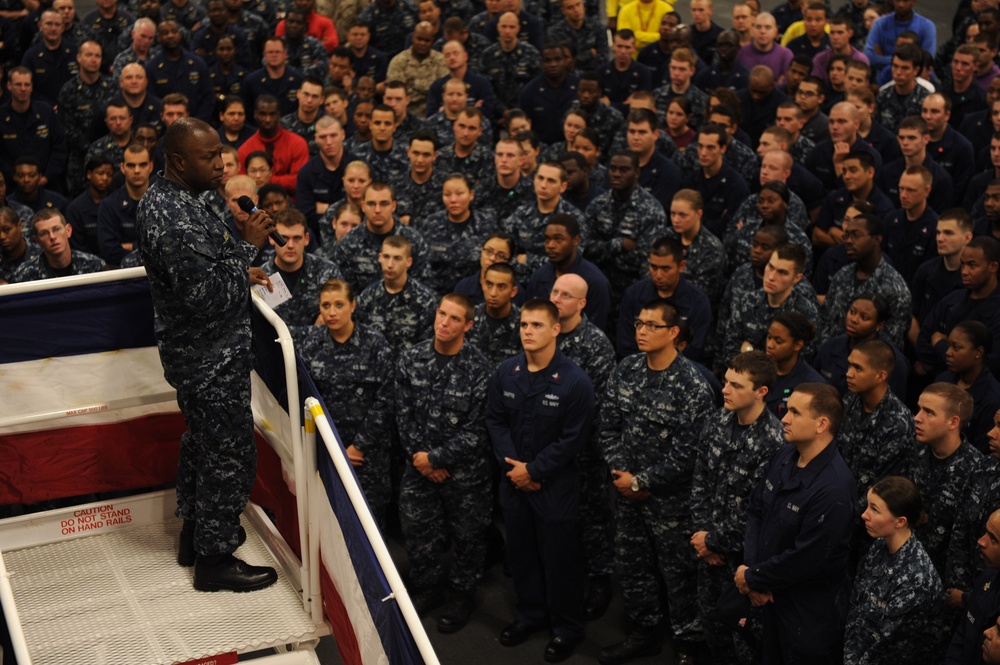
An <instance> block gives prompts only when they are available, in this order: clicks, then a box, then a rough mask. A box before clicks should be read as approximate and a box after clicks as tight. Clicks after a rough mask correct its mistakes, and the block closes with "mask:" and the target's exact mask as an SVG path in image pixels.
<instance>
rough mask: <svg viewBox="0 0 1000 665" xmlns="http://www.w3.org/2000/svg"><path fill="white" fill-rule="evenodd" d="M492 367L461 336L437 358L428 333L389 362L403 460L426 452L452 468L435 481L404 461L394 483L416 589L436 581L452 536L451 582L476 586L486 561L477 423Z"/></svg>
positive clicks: (484, 486) (484, 479)
mask: <svg viewBox="0 0 1000 665" xmlns="http://www.w3.org/2000/svg"><path fill="white" fill-rule="evenodd" d="M492 370H493V368H492V367H491V366H490V365H489V363H488V362H487V361H486V359H485V358H484V357H483V355H482V354H481V353H479V351H477V350H476V349H474V348H473V347H471V346H470V345H468V344H463V345H462V348H461V350H460V351H459V352H458V354H457V355H455V356H451V357H450V358H448V360H447V362H442V358H440V357H439V356H438V354H437V352H436V351H435V349H434V340H428V341H426V342H422V343H420V344H418V345H417V346H415V347H414V348H412V349H410V350H409V351H407V352H406V353H404V354H403V355H402V356H401V357H400V358H399V360H398V362H397V363H396V423H397V426H398V429H399V437H400V442H401V444H402V447H403V450H404V451H405V453H406V459H407V461H408V462H410V460H412V458H413V455H414V454H415V453H417V452H420V451H423V452H426V453H428V458H429V461H430V463H431V465H432V466H433V467H434V468H435V469H446V470H447V471H448V472H449V473H450V474H451V476H450V477H449V478H448V479H447V480H445V481H444V482H442V483H434V482H432V481H430V480H428V479H427V478H425V477H424V476H423V475H421V474H420V472H419V471H417V470H416V468H415V467H414V466H413V465H412V463H408V464H407V466H406V470H405V472H404V473H403V479H402V481H401V483H400V488H399V513H400V521H401V523H402V527H403V536H404V538H405V540H406V553H407V556H408V557H409V560H410V580H411V583H412V585H413V587H414V588H415V589H429V588H435V587H438V588H439V587H440V585H441V584H443V583H444V581H445V567H444V564H443V563H442V561H441V557H442V555H443V554H444V553H445V551H446V550H447V548H448V542H449V539H450V540H452V541H453V542H454V545H455V548H454V552H455V558H454V560H453V561H452V564H451V568H450V570H449V571H448V573H447V581H448V583H449V584H450V586H451V588H452V589H453V590H455V591H459V592H465V593H468V592H472V591H475V589H476V586H477V585H478V583H479V580H480V579H481V578H482V575H483V570H484V568H485V565H486V526H487V524H488V523H489V520H490V516H491V514H492V511H491V501H490V487H491V484H490V481H491V480H492V478H491V475H492V471H491V467H490V459H489V451H490V448H489V441H488V439H487V438H486V429H485V427H484V425H483V413H484V410H485V406H486V385H487V382H488V380H489V377H490V374H491V373H492Z"/></svg>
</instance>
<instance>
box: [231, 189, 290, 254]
mask: <svg viewBox="0 0 1000 665" xmlns="http://www.w3.org/2000/svg"><path fill="white" fill-rule="evenodd" d="M236 205H238V206H239V207H240V210H242V211H243V212H245V213H246V214H248V215H252V214H254V213H255V212H257V206H255V205H254V204H253V200H252V199H251V198H250V197H249V196H241V197H240V198H238V199H236ZM268 235H269V236H270V238H271V240H273V241H274V244H275V245H277V246H278V247H284V246H285V243H286V242H288V241H287V240H285V236H283V235H281V234H280V233H278V232H277V231H271V232H270V233H269V234H268Z"/></svg>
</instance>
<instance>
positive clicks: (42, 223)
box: [9, 208, 107, 284]
mask: <svg viewBox="0 0 1000 665" xmlns="http://www.w3.org/2000/svg"><path fill="white" fill-rule="evenodd" d="M31 225H32V234H33V239H34V240H35V242H37V243H38V245H39V247H40V248H41V251H40V252H32V253H31V260H28V255H27V254H25V258H24V260H22V261H21V263H20V265H19V266H18V267H17V269H16V270H14V272H13V274H12V275H11V276H10V278H9V280H10V282H11V283H12V284H16V283H18V282H33V281H35V280H39V279H52V278H53V277H66V276H69V275H83V274H86V273H91V272H98V271H101V270H104V269H105V268H106V267H107V266H106V265H105V264H104V261H103V260H101V258H100V257H97V256H94V255H93V254H88V253H87V252H82V251H79V250H76V249H72V248H71V247H70V244H69V238H70V236H71V235H72V234H73V227H71V226H70V225H69V224H67V223H66V219H65V218H64V217H63V216H62V213H60V212H59V211H58V210H56V209H54V208H46V209H44V210H42V211H40V212H39V213H38V214H36V215H35V216H34V217H33V218H32V220H31Z"/></svg>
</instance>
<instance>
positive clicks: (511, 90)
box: [476, 41, 542, 114]
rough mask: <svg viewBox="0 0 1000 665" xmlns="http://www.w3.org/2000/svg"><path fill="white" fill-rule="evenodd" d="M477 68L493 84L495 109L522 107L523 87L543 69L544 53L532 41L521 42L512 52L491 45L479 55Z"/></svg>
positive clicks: (499, 111)
mask: <svg viewBox="0 0 1000 665" xmlns="http://www.w3.org/2000/svg"><path fill="white" fill-rule="evenodd" d="M476 70H477V71H478V72H479V73H480V74H482V75H483V76H485V77H486V78H488V79H489V80H490V83H492V84H493V92H494V93H495V94H496V96H497V101H496V106H495V107H494V108H495V109H496V112H497V113H498V114H499V113H502V112H503V111H505V110H507V109H509V108H520V101H521V89H522V88H523V87H524V86H525V85H526V84H527V83H528V81H531V80H532V79H534V78H535V77H536V76H538V74H539V73H540V72H541V70H542V54H541V53H539V52H538V49H536V48H535V47H534V46H532V45H531V44H528V43H525V42H524V41H520V42H518V44H517V46H515V47H514V49H513V50H512V51H509V52H508V51H504V50H503V48H502V47H501V46H500V44H498V43H497V44H492V45H491V46H489V47H488V48H486V49H485V50H484V51H483V52H482V54H481V55H480V56H479V67H477V68H476Z"/></svg>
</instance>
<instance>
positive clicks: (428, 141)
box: [391, 131, 444, 225]
mask: <svg viewBox="0 0 1000 665" xmlns="http://www.w3.org/2000/svg"><path fill="white" fill-rule="evenodd" d="M437 145H438V144H437V142H436V140H435V138H434V135H433V134H431V133H430V132H427V131H419V132H417V133H415V134H414V135H413V136H412V137H411V138H410V144H409V148H408V150H407V151H406V155H407V157H409V160H410V168H409V170H407V171H406V172H404V173H397V174H396V175H395V177H394V178H393V180H392V183H391V184H392V189H393V191H394V192H396V212H397V213H398V214H399V220H400V221H401V222H403V223H404V224H414V225H419V224H420V223H421V222H423V221H424V220H425V219H427V217H429V216H430V215H431V214H432V213H434V212H436V211H437V210H439V209H440V208H441V187H442V186H443V185H444V173H443V172H442V171H441V170H440V169H438V168H436V160H437V157H438V149H437Z"/></svg>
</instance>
